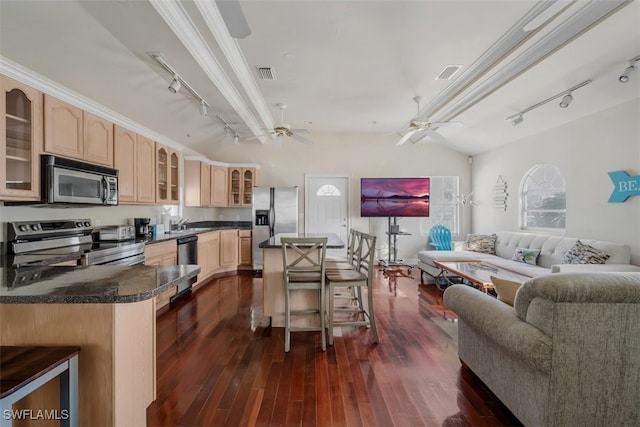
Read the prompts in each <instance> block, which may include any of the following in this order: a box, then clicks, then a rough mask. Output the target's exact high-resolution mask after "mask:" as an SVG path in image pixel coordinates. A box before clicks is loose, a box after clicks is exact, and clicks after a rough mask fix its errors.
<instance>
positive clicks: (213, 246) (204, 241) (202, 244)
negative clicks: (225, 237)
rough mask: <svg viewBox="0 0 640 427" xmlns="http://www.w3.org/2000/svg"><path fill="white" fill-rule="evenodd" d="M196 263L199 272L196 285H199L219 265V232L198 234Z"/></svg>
mask: <svg viewBox="0 0 640 427" xmlns="http://www.w3.org/2000/svg"><path fill="white" fill-rule="evenodd" d="M198 265H200V273H199V274H198V280H197V282H196V286H199V285H201V284H202V283H203V282H204V281H205V280H206V279H207V278H209V277H210V276H211V275H212V274H214V273H215V272H216V270H218V268H219V267H220V232H219V231H210V232H208V233H202V234H199V235H198Z"/></svg>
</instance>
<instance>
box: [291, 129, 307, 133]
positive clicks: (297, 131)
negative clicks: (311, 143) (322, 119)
mask: <svg viewBox="0 0 640 427" xmlns="http://www.w3.org/2000/svg"><path fill="white" fill-rule="evenodd" d="M291 132H293V133H311V132H309V129H291Z"/></svg>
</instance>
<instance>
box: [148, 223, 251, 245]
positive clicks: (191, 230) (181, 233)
mask: <svg viewBox="0 0 640 427" xmlns="http://www.w3.org/2000/svg"><path fill="white" fill-rule="evenodd" d="M236 228H237V229H238V230H251V229H252V228H253V226H252V223H251V221H200V222H192V223H189V224H188V225H187V228H186V229H184V230H176V231H172V232H171V233H164V234H160V235H158V236H155V237H149V238H144V239H143V238H138V239H136V242H145V243H148V244H153V243H158V242H166V241H167V240H172V239H178V238H181V237H185V236H193V235H197V234H201V233H207V232H209V231H216V230H232V229H236Z"/></svg>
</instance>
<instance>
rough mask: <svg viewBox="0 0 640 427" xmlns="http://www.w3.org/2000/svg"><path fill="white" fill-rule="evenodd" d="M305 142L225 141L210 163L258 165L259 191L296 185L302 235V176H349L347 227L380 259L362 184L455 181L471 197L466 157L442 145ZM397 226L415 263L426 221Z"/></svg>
mask: <svg viewBox="0 0 640 427" xmlns="http://www.w3.org/2000/svg"><path fill="white" fill-rule="evenodd" d="M306 137H307V138H309V139H311V140H313V141H314V144H313V145H305V144H302V143H299V142H297V141H295V140H291V139H287V140H285V141H284V144H283V145H282V147H280V148H277V147H275V146H274V145H273V143H269V144H265V145H262V144H259V143H255V144H245V145H240V146H234V145H233V144H230V143H229V142H228V141H226V142H222V143H218V144H216V145H215V146H214V147H212V148H211V153H210V154H209V157H211V158H214V156H215V159H216V160H220V161H223V162H229V163H246V162H256V163H259V164H260V169H259V170H258V172H257V176H258V185H260V186H290V185H297V186H298V187H299V188H300V200H299V209H300V216H299V218H300V229H301V230H302V229H304V183H305V174H314V175H323V174H324V175H327V174H335V175H340V176H348V177H349V179H350V188H349V195H350V197H349V210H350V217H351V226H352V227H355V228H357V229H359V230H364V231H369V232H371V233H374V234H375V235H376V236H378V241H379V243H378V244H377V245H376V246H377V247H378V248H379V250H380V251H379V256H380V257H386V256H387V236H386V235H385V231H387V219H386V218H361V217H360V178H362V177H413V176H439V175H458V176H460V191H461V192H464V193H468V192H469V191H470V177H471V170H470V166H469V164H468V161H467V159H468V156H467V155H466V154H463V153H459V152H456V151H453V150H450V149H448V148H446V147H445V146H444V145H440V144H434V143H426V144H415V145H414V144H410V143H407V144H405V145H403V146H400V147H397V146H396V145H395V143H396V142H397V140H398V135H388V136H384V135H377V134H368V133H357V134H356V133H353V134H342V133H312V134H310V135H308V136H306ZM205 154H207V153H205ZM229 219H233V218H229ZM398 223H399V224H400V227H401V229H403V230H404V231H407V232H409V233H412V235H411V236H403V237H399V238H398V256H399V257H400V258H403V259H415V258H417V253H418V251H419V250H423V249H424V248H425V247H426V243H427V235H428V232H429V229H430V228H431V222H430V220H429V218H399V219H398Z"/></svg>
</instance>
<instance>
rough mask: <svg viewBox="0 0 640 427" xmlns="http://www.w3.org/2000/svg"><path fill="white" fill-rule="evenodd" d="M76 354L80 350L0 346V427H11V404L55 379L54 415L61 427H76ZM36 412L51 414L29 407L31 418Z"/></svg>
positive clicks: (44, 409) (49, 409)
mask: <svg viewBox="0 0 640 427" xmlns="http://www.w3.org/2000/svg"><path fill="white" fill-rule="evenodd" d="M79 352H80V347H14V346H2V347H0V389H1V390H0V409H1V411H2V416H1V417H0V426H2V427H10V426H11V421H12V416H11V415H12V414H13V413H12V412H11V411H12V406H13V404H14V403H16V402H17V401H18V400H20V399H22V398H23V397H25V396H26V395H28V394H29V393H31V392H33V391H34V390H36V389H38V388H40V387H41V386H43V385H44V384H46V383H47V382H49V381H50V380H52V379H53V378H55V377H57V376H60V412H59V413H56V414H55V415H56V416H58V417H59V419H60V425H61V426H65V427H66V426H77V425H78V415H79V414H78V353H79ZM37 410H42V411H50V412H51V411H52V409H51V408H32V411H34V412H33V414H32V416H36V411H37ZM7 414H9V416H6V415H7ZM25 416H27V417H28V414H25Z"/></svg>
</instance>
